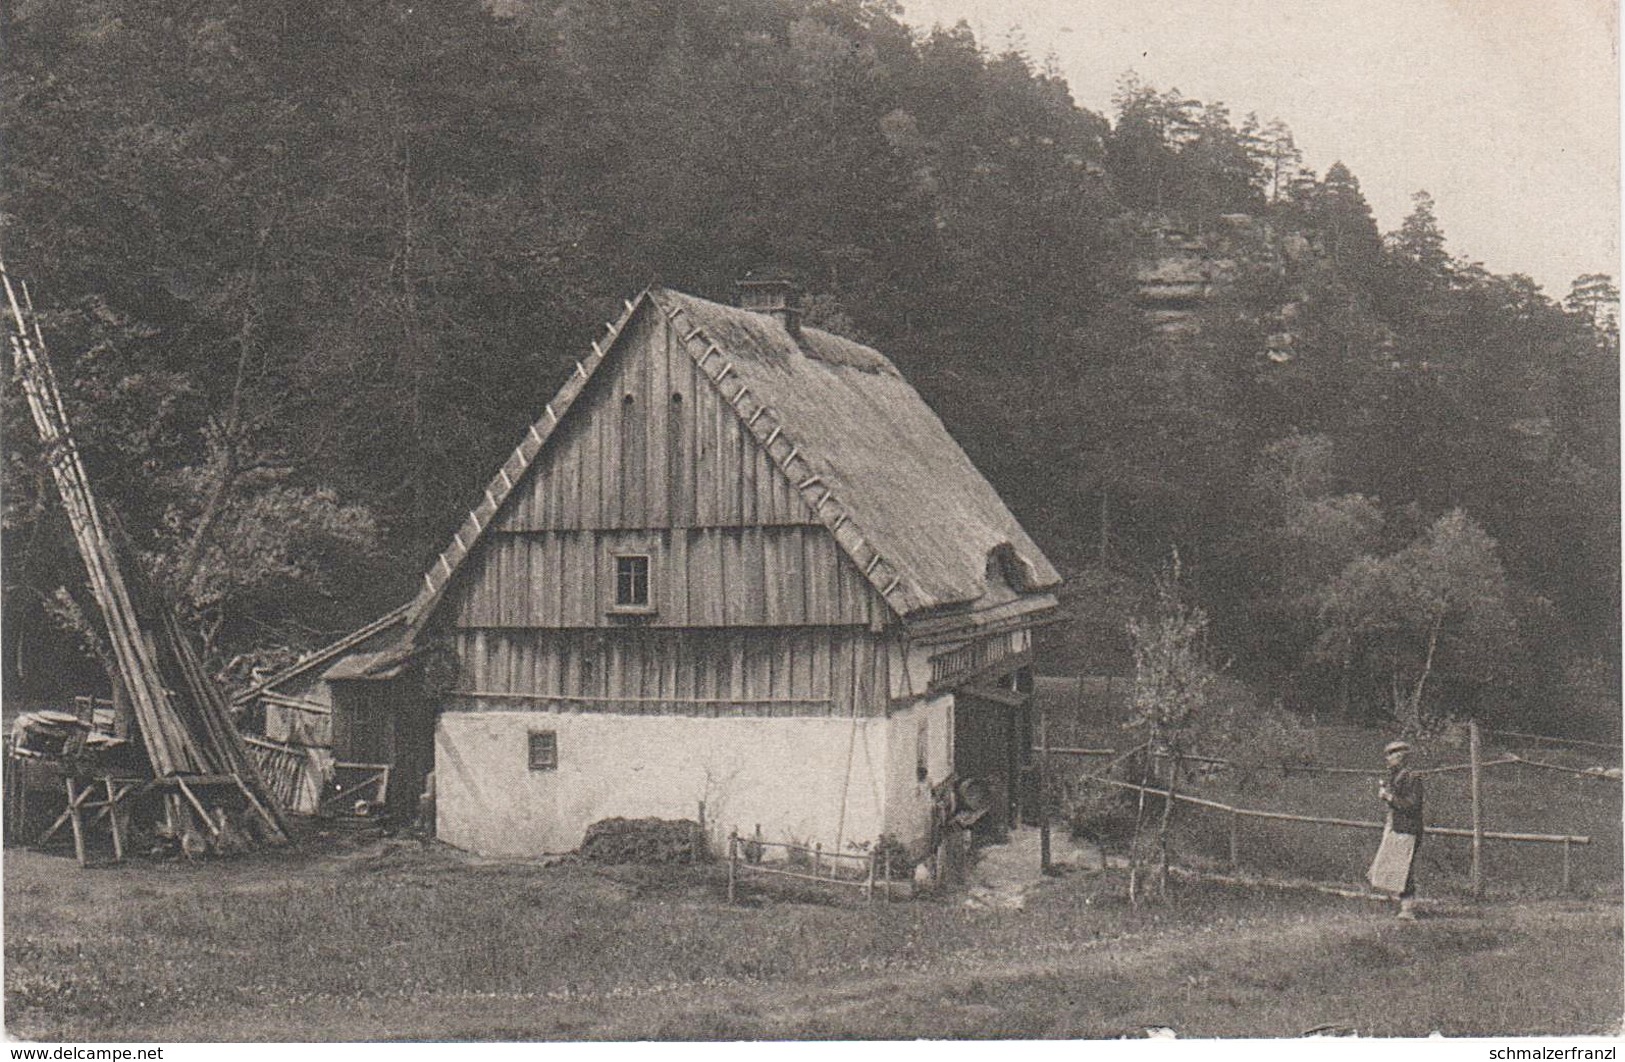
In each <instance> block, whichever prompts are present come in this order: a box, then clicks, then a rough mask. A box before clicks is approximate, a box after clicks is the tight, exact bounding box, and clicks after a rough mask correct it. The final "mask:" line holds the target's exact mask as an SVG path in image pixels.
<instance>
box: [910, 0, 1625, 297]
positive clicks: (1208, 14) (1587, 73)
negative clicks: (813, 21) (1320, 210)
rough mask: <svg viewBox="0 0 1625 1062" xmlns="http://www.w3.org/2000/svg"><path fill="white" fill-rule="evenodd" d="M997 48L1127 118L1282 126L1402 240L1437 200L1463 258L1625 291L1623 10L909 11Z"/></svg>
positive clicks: (1247, 0) (1600, 0)
mask: <svg viewBox="0 0 1625 1062" xmlns="http://www.w3.org/2000/svg"><path fill="white" fill-rule="evenodd" d="M902 3H903V11H904V14H903V20H904V21H905V22H908V23H910V24H911V25H915V26H917V27H929V26H930V25H932V24H934V23H941V24H943V25H952V24H953V23H955V22H958V21H959V20H961V19H963V20H965V21H966V22H968V23H969V24H970V26H971V28H972V29H974V30H975V31H976V36H977V39H978V40H979V41H981V42H982V43H983V45H984V46H986V47H989V48H991V49H993V50H1003V48H1004V47H1006V46H1007V44H1009V43H1012V42H1013V43H1015V44H1017V45H1018V46H1020V47H1021V48H1022V49H1023V50H1024V51H1026V52H1027V53H1028V54H1029V55H1031V56H1032V57H1033V58H1034V59H1035V60H1037V61H1043V60H1045V59H1046V58H1049V57H1053V58H1054V60H1055V61H1056V62H1057V64H1058V65H1059V69H1060V71H1061V73H1062V74H1063V75H1064V76H1065V77H1066V79H1067V81H1068V83H1069V84H1070V85H1071V87H1072V95H1073V98H1074V99H1075V100H1076V101H1077V102H1078V103H1079V104H1080V105H1081V106H1084V107H1087V108H1089V109H1090V110H1094V111H1098V112H1100V113H1102V114H1105V115H1107V116H1108V117H1111V116H1112V108H1111V97H1112V93H1113V90H1114V88H1115V86H1116V84H1117V81H1118V79H1119V77H1120V76H1121V75H1122V74H1123V73H1124V72H1125V71H1127V70H1130V69H1132V70H1134V71H1135V72H1137V73H1138V74H1139V75H1140V76H1141V77H1142V78H1143V79H1144V80H1146V81H1147V82H1149V83H1150V84H1152V85H1154V86H1156V87H1157V88H1158V89H1163V90H1166V89H1170V88H1178V89H1179V90H1180V91H1181V92H1183V93H1185V94H1186V95H1187V96H1193V97H1195V98H1197V99H1200V100H1202V101H1203V102H1207V103H1210V102H1215V101H1221V102H1223V103H1225V104H1227V105H1228V106H1229V108H1230V111H1231V114H1232V115H1233V116H1234V117H1235V118H1236V119H1237V120H1239V119H1240V118H1241V117H1242V116H1243V115H1245V114H1247V113H1248V112H1249V111H1253V112H1257V114H1258V116H1259V118H1260V119H1261V120H1263V121H1266V122H1267V121H1269V120H1270V119H1271V118H1280V119H1281V120H1282V121H1284V122H1285V123H1286V124H1287V125H1288V126H1289V127H1290V128H1291V129H1292V132H1293V135H1294V137H1295V138H1296V140H1297V143H1298V146H1299V148H1300V149H1301V150H1302V151H1303V152H1304V162H1305V164H1306V165H1308V166H1309V167H1310V168H1312V169H1314V170H1315V171H1316V172H1317V173H1320V174H1324V173H1325V172H1326V169H1327V168H1328V167H1329V166H1330V165H1331V164H1332V163H1333V162H1337V161H1339V160H1341V161H1342V162H1343V163H1344V164H1345V165H1347V166H1348V167H1349V169H1350V170H1352V171H1353V172H1354V175H1355V176H1356V177H1357V178H1359V180H1360V186H1361V188H1362V190H1363V191H1364V192H1365V196H1366V199H1367V200H1368V201H1369V202H1370V203H1371V207H1372V210H1373V211H1374V212H1375V214H1376V216H1377V223H1378V225H1379V226H1380V227H1381V228H1382V229H1383V231H1385V232H1386V231H1389V230H1392V229H1395V228H1398V227H1399V223H1400V221H1401V220H1403V219H1404V217H1405V215H1406V214H1407V213H1409V212H1410V209H1411V195H1412V193H1413V192H1416V191H1418V190H1422V189H1425V190H1427V191H1428V192H1430V193H1432V195H1433V197H1434V199H1435V200H1436V202H1437V207H1436V213H1437V216H1438V218H1439V221H1440V224H1441V226H1442V228H1443V229H1444V232H1445V237H1446V239H1447V241H1448V246H1449V249H1450V250H1451V252H1452V253H1454V254H1456V255H1457V256H1459V257H1464V258H1468V259H1471V260H1473V261H1478V262H1483V263H1484V265H1485V266H1486V267H1488V268H1489V269H1490V270H1492V271H1493V272H1496V273H1527V274H1528V275H1530V276H1531V277H1533V278H1534V279H1535V280H1536V281H1537V282H1539V283H1540V284H1541V286H1542V287H1543V288H1544V289H1545V290H1546V292H1547V294H1549V295H1552V296H1553V297H1555V298H1562V297H1563V296H1564V295H1566V294H1567V293H1568V288H1569V282H1570V281H1571V280H1572V279H1573V278H1574V277H1576V276H1578V275H1580V274H1582V273H1608V274H1611V275H1614V276H1618V275H1619V272H1620V268H1619V255H1620V247H1619V223H1620V190H1619V168H1620V151H1619V145H1620V113H1619V112H1620V93H1619V55H1618V40H1619V32H1618V10H1617V8H1616V6H1615V0H1156V2H1147V0H902Z"/></svg>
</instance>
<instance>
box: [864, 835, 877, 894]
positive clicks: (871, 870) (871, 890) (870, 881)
mask: <svg viewBox="0 0 1625 1062" xmlns="http://www.w3.org/2000/svg"><path fill="white" fill-rule="evenodd" d="M877 858H878V855H877V853H876V852H875V850H874V849H872V848H871V849H870V850H869V866H868V868H867V875H866V876H865V878H864V879H863V902H864V903H874V902H875V860H876V859H877Z"/></svg>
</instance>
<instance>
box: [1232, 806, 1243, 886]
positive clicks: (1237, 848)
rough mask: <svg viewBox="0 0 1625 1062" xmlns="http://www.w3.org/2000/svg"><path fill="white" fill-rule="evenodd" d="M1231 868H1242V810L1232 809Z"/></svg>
mask: <svg viewBox="0 0 1625 1062" xmlns="http://www.w3.org/2000/svg"><path fill="white" fill-rule="evenodd" d="M1230 869H1231V871H1232V872H1233V871H1237V870H1240V869H1241V812H1239V811H1237V810H1235V809H1234V808H1231V809H1230Z"/></svg>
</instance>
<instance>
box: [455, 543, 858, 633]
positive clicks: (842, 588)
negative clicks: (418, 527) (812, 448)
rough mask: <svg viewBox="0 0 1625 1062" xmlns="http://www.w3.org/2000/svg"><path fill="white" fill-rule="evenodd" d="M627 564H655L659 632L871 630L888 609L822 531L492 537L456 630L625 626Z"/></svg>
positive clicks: (460, 586) (461, 587)
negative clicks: (626, 558)
mask: <svg viewBox="0 0 1625 1062" xmlns="http://www.w3.org/2000/svg"><path fill="white" fill-rule="evenodd" d="M619 553H646V554H648V555H649V556H650V559H651V572H652V575H653V580H654V585H653V588H652V593H653V594H654V599H653V600H654V602H655V612H654V614H652V615H650V616H647V617H640V618H639V622H641V623H644V624H646V625H649V626H656V627H723V626H729V627H732V626H745V627H761V626H768V627H776V626H803V625H808V624H813V625H837V626H845V625H867V624H869V623H870V622H871V621H873V620H874V619H876V618H877V617H884V615H885V611H884V610H885V607H886V606H885V603H884V602H883V601H881V600H880V597H879V595H878V594H876V593H875V591H874V588H873V587H871V586H870V585H869V583H868V582H867V581H866V580H865V579H864V578H863V575H862V573H861V572H859V571H858V570H857V568H856V567H855V566H854V565H853V564H852V563H851V562H850V561H848V560H847V559H846V557H845V556H844V555H842V554H841V553H840V552H839V551H838V550H837V548H836V546H835V543H834V541H833V540H832V539H831V538H830V536H829V532H828V531H826V530H824V529H823V528H821V527H804V526H799V525H793V524H792V525H779V526H766V527H743V528H737V527H736V528H697V529H689V530H678V531H599V532H579V531H539V532H526V533H522V534H511V533H507V534H505V533H488V534H487V535H486V536H485V538H484V539H483V540H482V541H481V543H480V548H479V549H478V550H476V555H475V556H473V557H471V558H469V561H468V562H467V564H465V565H464V567H463V570H462V571H461V572H460V573H459V575H458V579H457V582H456V584H455V585H454V586H453V588H452V591H451V593H450V595H449V596H448V598H447V603H446V614H447V622H448V624H449V625H450V626H454V627H624V626H626V625H627V623H626V620H625V618H624V617H621V616H616V615H614V614H613V613H612V612H611V608H612V606H613V605H614V593H615V585H614V569H613V566H612V564H611V558H613V557H614V556H615V555H616V554H619Z"/></svg>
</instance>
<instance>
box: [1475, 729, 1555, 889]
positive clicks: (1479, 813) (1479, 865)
mask: <svg viewBox="0 0 1625 1062" xmlns="http://www.w3.org/2000/svg"><path fill="white" fill-rule="evenodd" d="M1479 759H1480V756H1479V749H1478V720H1476V719H1470V720H1468V722H1467V763H1468V767H1469V769H1470V771H1471V783H1472V798H1473V862H1472V870H1471V873H1470V875H1469V878H1468V882H1469V888H1470V889H1471V891H1472V894H1473V895H1474V896H1482V895H1484V864H1483V849H1484V818H1483V807H1482V802H1481V799H1480V798H1481V794H1480V790H1479V784H1478V782H1479ZM1564 847H1565V848H1567V847H1568V842H1566V841H1565V842H1564Z"/></svg>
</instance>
